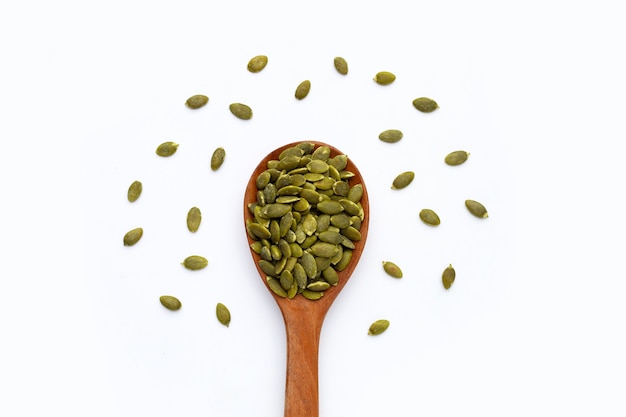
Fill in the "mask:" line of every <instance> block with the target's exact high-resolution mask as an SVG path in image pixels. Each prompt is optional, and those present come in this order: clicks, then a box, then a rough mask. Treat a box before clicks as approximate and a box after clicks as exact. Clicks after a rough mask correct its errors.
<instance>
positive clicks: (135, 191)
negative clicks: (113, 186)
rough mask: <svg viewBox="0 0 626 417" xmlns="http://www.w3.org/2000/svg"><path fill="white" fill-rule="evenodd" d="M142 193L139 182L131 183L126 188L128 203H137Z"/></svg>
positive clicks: (141, 185)
mask: <svg viewBox="0 0 626 417" xmlns="http://www.w3.org/2000/svg"><path fill="white" fill-rule="evenodd" d="M142 191H143V184H142V183H141V181H133V183H132V184H131V185H130V187H128V201H130V202H131V203H134V202H135V201H137V199H138V198H139V196H140V195H141V192H142Z"/></svg>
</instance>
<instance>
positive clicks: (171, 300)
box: [159, 295, 182, 311]
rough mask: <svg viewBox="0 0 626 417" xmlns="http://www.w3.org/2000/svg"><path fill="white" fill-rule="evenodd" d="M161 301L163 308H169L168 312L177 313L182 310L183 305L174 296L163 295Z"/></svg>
mask: <svg viewBox="0 0 626 417" xmlns="http://www.w3.org/2000/svg"><path fill="white" fill-rule="evenodd" d="M159 301H161V304H162V305H163V307H165V308H167V309H168V310H172V311H176V310H180V308H181V307H182V303H181V302H180V300H179V299H178V298H176V297H174V296H172V295H162V296H161V297H159Z"/></svg>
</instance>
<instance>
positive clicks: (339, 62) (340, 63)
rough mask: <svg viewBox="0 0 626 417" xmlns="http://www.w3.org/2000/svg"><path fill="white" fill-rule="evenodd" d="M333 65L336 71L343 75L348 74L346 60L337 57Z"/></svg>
mask: <svg viewBox="0 0 626 417" xmlns="http://www.w3.org/2000/svg"><path fill="white" fill-rule="evenodd" d="M333 64H334V65H335V69H336V70H337V72H338V73H339V74H341V75H346V74H348V63H347V62H346V60H345V59H344V58H342V57H340V56H337V57H335V59H334V61H333Z"/></svg>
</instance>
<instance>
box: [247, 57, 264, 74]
mask: <svg viewBox="0 0 626 417" xmlns="http://www.w3.org/2000/svg"><path fill="white" fill-rule="evenodd" d="M266 65H267V56H265V55H257V56H255V57H254V58H252V59H250V61H248V71H250V72H255V73H256V72H259V71H261V70H262V69H263V68H265V66H266Z"/></svg>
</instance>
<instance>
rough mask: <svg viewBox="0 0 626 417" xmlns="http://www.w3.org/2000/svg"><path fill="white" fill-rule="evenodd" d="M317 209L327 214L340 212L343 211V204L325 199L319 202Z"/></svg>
mask: <svg viewBox="0 0 626 417" xmlns="http://www.w3.org/2000/svg"><path fill="white" fill-rule="evenodd" d="M317 209H318V210H319V211H321V212H322V213H325V214H330V215H333V214H339V213H341V212H342V211H343V206H342V205H341V203H340V202H339V201H336V200H324V201H320V202H319V203H317Z"/></svg>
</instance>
